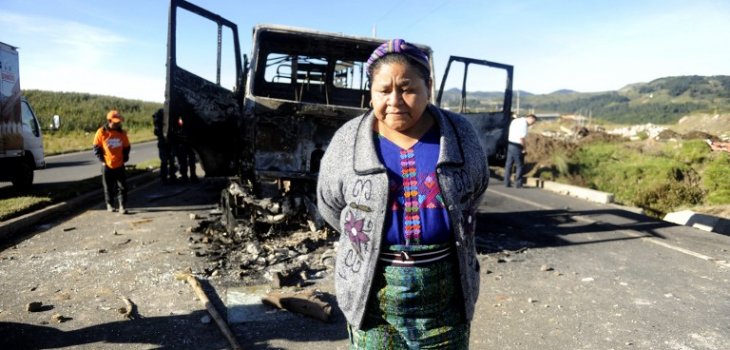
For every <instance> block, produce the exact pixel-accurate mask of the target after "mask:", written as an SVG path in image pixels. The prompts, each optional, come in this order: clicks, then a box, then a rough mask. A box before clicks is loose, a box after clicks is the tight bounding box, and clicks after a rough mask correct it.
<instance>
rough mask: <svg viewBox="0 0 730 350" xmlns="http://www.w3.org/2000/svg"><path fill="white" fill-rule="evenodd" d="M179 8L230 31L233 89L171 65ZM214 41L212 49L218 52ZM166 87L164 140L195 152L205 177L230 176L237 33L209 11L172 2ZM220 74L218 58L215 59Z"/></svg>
mask: <svg viewBox="0 0 730 350" xmlns="http://www.w3.org/2000/svg"><path fill="white" fill-rule="evenodd" d="M178 8H182V9H185V10H187V11H190V12H192V13H194V14H197V15H200V16H201V17H204V18H207V19H209V20H211V21H213V22H215V23H216V24H217V25H218V28H219V32H220V28H221V27H222V26H225V27H229V28H230V29H231V32H232V33H233V41H234V43H233V47H234V51H235V55H236V57H235V66H236V74H237V78H236V83H237V86H236V87H235V88H234V91H229V90H227V89H225V88H222V87H221V86H220V85H218V84H217V83H214V82H210V81H208V80H206V79H203V78H201V77H199V76H197V75H195V74H192V73H190V72H188V71H186V70H185V69H183V68H181V67H179V66H178V65H177V57H176V55H177V53H176V47H177V40H178V39H180V40H185V38H177V35H176V32H177V30H176V29H177V10H178ZM220 45H221V43H220V41H219V42H218V51H219V52H220ZM167 53H168V56H167V86H166V90H165V97H166V98H165V136H166V137H167V138H168V139H170V140H173V141H174V142H185V143H188V144H189V145H190V146H191V147H192V148H193V149H194V150H195V151H196V153H197V154H198V156H199V157H200V160H201V164H202V166H203V169H204V170H205V174H206V176H220V175H234V174H235V173H236V170H237V166H238V156H239V154H240V153H241V133H242V131H241V127H242V123H241V114H242V106H241V104H242V91H243V90H242V89H241V87H240V83H241V82H242V80H243V75H242V74H241V72H242V69H241V60H240V47H239V44H238V29H237V27H236V25H235V24H234V23H233V22H230V21H228V20H226V19H224V18H222V17H220V16H218V15H216V14H214V13H212V12H209V11H207V10H205V9H203V8H201V7H198V6H196V5H193V4H191V3H189V2H187V1H183V0H172V1H171V3H170V18H169V27H168V51H167ZM218 65H219V67H218V71H219V70H220V60H219V61H218Z"/></svg>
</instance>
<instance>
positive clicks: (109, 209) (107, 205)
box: [106, 203, 114, 213]
mask: <svg viewBox="0 0 730 350" xmlns="http://www.w3.org/2000/svg"><path fill="white" fill-rule="evenodd" d="M106 211H108V212H110V213H113V212H114V206H113V205H111V204H109V203H107V204H106Z"/></svg>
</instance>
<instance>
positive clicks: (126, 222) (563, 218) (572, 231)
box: [0, 179, 730, 350]
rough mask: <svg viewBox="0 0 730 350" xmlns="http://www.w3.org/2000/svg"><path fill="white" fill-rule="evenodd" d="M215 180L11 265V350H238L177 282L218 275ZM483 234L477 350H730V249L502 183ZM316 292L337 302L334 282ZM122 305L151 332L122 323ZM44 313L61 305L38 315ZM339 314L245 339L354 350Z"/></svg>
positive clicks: (69, 233)
mask: <svg viewBox="0 0 730 350" xmlns="http://www.w3.org/2000/svg"><path fill="white" fill-rule="evenodd" d="M213 180H215V179H205V180H204V181H202V182H201V183H199V184H194V185H190V186H162V185H159V183H157V182H154V183H152V185H150V186H148V187H147V188H145V189H144V190H142V191H136V192H134V193H132V194H131V195H130V210H131V215H125V216H122V215H119V214H110V213H107V212H105V211H104V210H103V208H101V206H97V207H95V208H92V209H90V210H87V211H85V212H83V213H81V214H79V215H76V216H74V217H70V218H66V219H63V220H60V221H58V222H49V223H44V224H43V225H40V226H38V227H36V228H34V229H29V231H28V233H29V234H28V235H27V237H26V238H25V239H23V240H21V241H19V242H17V243H16V244H14V245H13V246H12V247H10V248H7V249H5V250H3V251H0V277H1V278H0V290H3V291H4V292H3V293H2V294H1V295H0V348H3V346H6V347H7V346H10V345H14V346H18V344H20V347H19V348H49V347H52V348H65V347H73V348H81V349H99V348H101V349H108V348H125V349H148V348H171V349H177V348H190V349H193V348H194V349H220V348H224V347H226V346H227V342H226V341H225V339H224V338H223V337H222V335H221V334H220V333H219V331H218V330H217V328H216V327H215V325H214V324H211V323H204V322H202V321H201V319H202V318H203V316H204V313H205V312H204V307H202V306H201V305H200V304H199V303H197V300H195V298H194V296H193V293H192V291H191V290H190V289H189V287H188V286H186V285H185V284H183V283H181V282H177V281H175V280H174V278H173V277H172V276H173V272H175V271H178V270H182V269H184V268H185V267H187V266H192V268H193V271H195V272H202V271H203V270H204V269H205V268H206V266H209V265H208V259H207V258H206V257H198V256H197V254H193V251H192V250H191V247H190V246H189V245H188V242H189V241H192V240H194V239H200V237H201V236H200V235H201V234H200V233H195V232H194V231H193V230H191V229H190V226H192V225H193V223H192V222H193V221H194V220H191V218H193V217H195V218H206V217H207V216H208V210H210V209H211V208H214V207H215V206H216V203H217V194H218V193H219V191H220V189H221V188H222V187H223V186H225V184H220V183H218V184H217V185H215V184H213V183H212V182H211V181H213ZM191 213H194V214H196V215H195V216H193V215H190V214H191ZM196 220H200V219H196ZM477 220H478V221H477V224H478V227H477V233H476V242H477V248H478V251H479V252H480V255H479V260H480V263H481V264H480V265H481V271H482V275H481V277H482V278H481V292H480V296H479V301H478V303H477V309H476V314H475V318H474V321H473V323H472V329H471V338H470V348H471V349H473V350H481V349H485V350H486V349H515V350H516V349H528V350H532V349H556V350H563V349H571V350H572V349H601V350H604V349H606V350H607V349H631V350H633V349H646V350H649V349H661V350H665V349H669V350H690V349H691V350H727V349H730V264H729V263H728V262H729V261H730V237H728V236H723V235H720V234H716V233H711V232H705V231H700V230H697V229H693V228H689V227H683V226H675V225H673V224H670V223H666V222H663V221H658V220H655V219H651V218H648V217H645V216H641V215H638V214H635V213H633V212H631V211H626V210H624V209H622V208H618V207H614V206H610V205H600V204H594V203H590V202H586V201H582V200H578V199H574V198H571V197H566V196H562V195H558V194H554V193H551V192H546V191H542V190H539V189H535V188H525V189H515V188H504V187H501V186H500V183H499V181H496V180H495V179H492V185H491V187H490V188H489V189H488V190H487V192H486V194H485V196H484V200H483V202H482V203H481V206H480V208H479V213H478V219H477ZM196 252H197V251H196ZM221 281H222V280H221V279H220V277H218V278H216V277H215V276H213V277H210V278H209V279H206V283H209V285H208V287H209V288H207V290H208V292H209V295H210V296H212V297H213V298H214V299H216V300H219V303H218V305H219V307H221V308H222V306H223V305H222V304H223V303H225V301H226V295H227V292H228V291H230V290H231V288H236V287H238V286H235V285H230V284H225V283H222V282H221ZM314 287H315V288H316V289H317V290H319V291H321V292H322V293H325V294H326V295H332V294H333V293H334V290H333V284H332V279H331V275H326V276H325V277H324V278H323V279H321V280H318V281H317V282H316V285H315V286H314ZM264 289H265V288H264ZM121 296H124V297H126V298H128V299H130V300H132V301H133V302H134V305H136V306H135V307H136V310H137V312H138V313H139V316H140V317H137V318H134V319H131V320H128V319H123V318H121V317H120V315H119V313H118V312H117V311H116V310H117V308H119V307H122V306H124V304H123V303H122V301H121V300H120V297H121ZM258 300H260V299H258ZM31 301H42V302H43V303H44V305H46V304H48V306H47V308H46V309H45V310H41V311H39V312H33V313H30V312H27V311H26V309H25V308H26V305H27V304H28V303H30V302H31ZM254 301H255V302H256V298H254ZM334 305H335V308H334V310H335V312H334V316H333V319H332V320H331V321H330V322H329V323H322V322H320V321H316V320H313V319H309V318H306V317H302V316H298V315H293V314H288V316H286V317H284V318H283V320H282V319H281V318H280V319H278V320H274V321H271V320H269V321H251V322H247V323H243V324H233V325H232V328H233V331H234V333H235V334H236V337H237V338H238V340H239V342H240V343H241V344H242V345H243V347H244V348H245V349H307V350H324V349H327V350H330V349H347V346H348V341H347V332H346V331H345V326H344V319H343V317H342V315H341V313H338V312H337V308H336V301H334ZM244 310H249V309H247V308H246V307H244ZM250 310H251V311H249V312H254V313H255V312H256V311H255V310H257V309H255V308H253V306H252V307H251V309H250ZM229 312H230V310H229ZM54 313H57V314H59V315H61V316H62V317H64V319H65V320H66V321H64V322H62V323H58V322H57V321H55V320H56V319H57V318H55V319H54V318H53V317H52V314H54ZM9 348H12V346H10V347H9Z"/></svg>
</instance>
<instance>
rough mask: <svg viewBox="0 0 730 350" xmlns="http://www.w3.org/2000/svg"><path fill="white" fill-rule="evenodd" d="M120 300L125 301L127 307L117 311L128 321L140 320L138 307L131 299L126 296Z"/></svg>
mask: <svg viewBox="0 0 730 350" xmlns="http://www.w3.org/2000/svg"><path fill="white" fill-rule="evenodd" d="M119 299H122V301H124V305H125V307H120V308H118V309H117V311H118V312H119V313H120V314H122V316H124V318H126V319H130V320H134V319H138V318H140V316H139V314H138V313H137V306H136V305H134V303H132V301H131V300H129V298H127V297H125V296H120V297H119Z"/></svg>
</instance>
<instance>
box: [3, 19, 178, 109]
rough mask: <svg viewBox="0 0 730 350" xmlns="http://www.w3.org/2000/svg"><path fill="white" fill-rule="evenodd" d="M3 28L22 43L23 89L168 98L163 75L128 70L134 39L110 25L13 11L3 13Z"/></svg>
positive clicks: (150, 99) (12, 43) (136, 97)
mask: <svg viewBox="0 0 730 350" xmlns="http://www.w3.org/2000/svg"><path fill="white" fill-rule="evenodd" d="M0 32H2V33H7V34H6V35H7V37H9V38H12V39H13V41H12V42H7V43H8V44H11V45H14V46H18V47H20V60H21V62H20V70H21V86H22V88H23V89H41V90H50V91H70V92H71V91H72V92H86V93H92V94H100V95H111V96H118V97H124V98H133V99H141V100H146V101H156V102H160V101H162V100H163V99H164V96H163V93H162V91H164V77H163V76H161V75H162V73H160V74H158V75H150V74H144V72H136V71H133V72H129V71H125V68H126V69H127V70H129V67H130V64H129V62H125V61H124V60H125V59H127V60H128V59H129V56H128V55H125V54H124V53H125V52H127V50H128V47H129V46H130V45H132V44H133V41H132V40H130V39H129V38H127V37H125V36H123V35H120V34H117V33H115V32H112V31H110V30H108V29H106V28H100V27H95V26H91V25H87V24H83V23H79V22H75V21H64V20H58V19H53V18H47V17H40V16H26V15H19V14H14V13H8V14H3V16H0ZM4 40H7V39H4Z"/></svg>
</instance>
